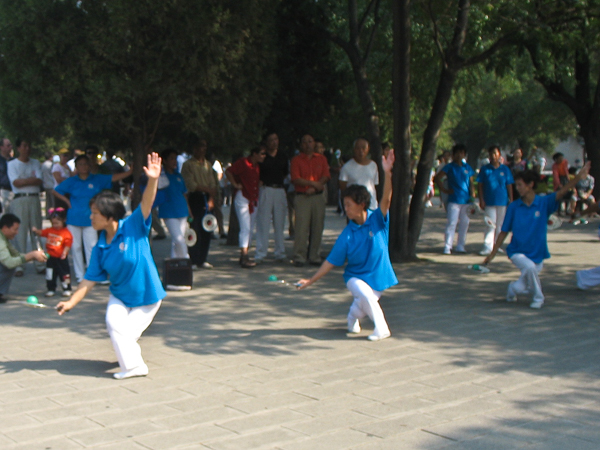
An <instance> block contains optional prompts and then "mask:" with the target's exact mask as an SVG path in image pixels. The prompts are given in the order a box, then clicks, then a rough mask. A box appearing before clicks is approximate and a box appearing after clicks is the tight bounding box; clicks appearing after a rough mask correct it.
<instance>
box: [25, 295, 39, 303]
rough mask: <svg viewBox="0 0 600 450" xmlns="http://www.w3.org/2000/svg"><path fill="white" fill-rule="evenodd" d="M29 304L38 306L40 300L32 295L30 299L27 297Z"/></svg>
mask: <svg viewBox="0 0 600 450" xmlns="http://www.w3.org/2000/svg"><path fill="white" fill-rule="evenodd" d="M27 303H31V304H32V305H37V304H38V303H39V302H38V298H37V297H36V296H35V295H30V296H29V297H27Z"/></svg>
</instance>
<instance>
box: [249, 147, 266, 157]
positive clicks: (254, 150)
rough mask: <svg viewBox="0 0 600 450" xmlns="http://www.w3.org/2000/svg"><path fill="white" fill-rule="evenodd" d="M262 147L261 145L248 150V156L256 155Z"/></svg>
mask: <svg viewBox="0 0 600 450" xmlns="http://www.w3.org/2000/svg"><path fill="white" fill-rule="evenodd" d="M263 148H264V147H263V146H262V144H261V145H258V146H256V147H252V149H250V156H252V155H255V154H257V153H260V151H261V150H262V149H263Z"/></svg>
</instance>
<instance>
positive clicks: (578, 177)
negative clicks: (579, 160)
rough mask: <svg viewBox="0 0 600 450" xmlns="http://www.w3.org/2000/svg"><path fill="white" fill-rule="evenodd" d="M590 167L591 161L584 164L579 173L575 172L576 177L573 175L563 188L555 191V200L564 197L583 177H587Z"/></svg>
mask: <svg viewBox="0 0 600 450" xmlns="http://www.w3.org/2000/svg"><path fill="white" fill-rule="evenodd" d="M591 165H592V162H591V161H588V162H586V163H585V165H584V166H583V167H582V168H581V170H580V171H579V172H577V175H575V176H574V177H573V179H572V180H571V181H569V182H568V183H567V184H565V185H564V186H563V187H561V188H560V189H559V190H557V191H556V198H558V199H560V198H562V197H564V196H565V194H566V193H567V192H568V191H570V190H571V189H573V188H574V187H575V185H576V184H577V183H578V182H579V181H580V180H583V179H584V178H585V177H587V176H588V174H589V173H590V166H591Z"/></svg>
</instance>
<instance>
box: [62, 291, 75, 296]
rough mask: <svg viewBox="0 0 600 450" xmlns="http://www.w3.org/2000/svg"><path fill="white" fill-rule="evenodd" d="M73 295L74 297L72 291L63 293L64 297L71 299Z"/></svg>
mask: <svg viewBox="0 0 600 450" xmlns="http://www.w3.org/2000/svg"><path fill="white" fill-rule="evenodd" d="M71 295H73V292H71V291H63V293H62V296H63V297H70V296H71Z"/></svg>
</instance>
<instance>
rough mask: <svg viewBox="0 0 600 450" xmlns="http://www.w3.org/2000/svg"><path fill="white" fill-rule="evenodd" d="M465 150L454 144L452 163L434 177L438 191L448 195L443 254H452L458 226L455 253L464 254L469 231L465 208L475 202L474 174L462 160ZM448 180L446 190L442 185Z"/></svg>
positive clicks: (460, 145) (462, 146) (463, 147)
mask: <svg viewBox="0 0 600 450" xmlns="http://www.w3.org/2000/svg"><path fill="white" fill-rule="evenodd" d="M466 155H467V149H466V147H465V146H464V145H463V144H456V145H455V146H454V147H453V148H452V162H451V163H449V164H446V165H445V166H444V168H443V169H442V170H441V171H440V172H439V173H438V174H437V175H436V176H435V181H436V183H437V185H438V188H439V189H440V191H443V192H445V193H447V194H448V209H447V223H446V233H445V244H444V254H445V255H449V254H450V253H452V246H453V243H454V233H455V231H456V227H457V225H458V244H457V245H456V250H455V252H456V253H466V250H465V244H466V242H467V231H468V230H469V216H468V214H467V208H468V206H469V201H470V200H471V201H474V200H475V188H474V186H473V175H474V174H475V172H474V171H473V169H472V168H471V166H470V165H469V164H467V162H466V161H465V160H464V159H465V157H466ZM444 178H447V179H448V188H445V187H444V185H443V179H444Z"/></svg>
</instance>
